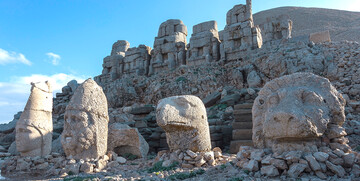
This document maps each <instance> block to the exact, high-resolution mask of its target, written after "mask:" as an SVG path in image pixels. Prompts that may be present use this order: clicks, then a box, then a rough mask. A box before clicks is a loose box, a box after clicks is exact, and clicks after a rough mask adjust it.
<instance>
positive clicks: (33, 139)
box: [16, 124, 43, 153]
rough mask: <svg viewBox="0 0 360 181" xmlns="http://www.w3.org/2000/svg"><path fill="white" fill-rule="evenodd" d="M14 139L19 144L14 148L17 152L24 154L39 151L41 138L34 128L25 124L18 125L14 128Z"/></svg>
mask: <svg viewBox="0 0 360 181" xmlns="http://www.w3.org/2000/svg"><path fill="white" fill-rule="evenodd" d="M16 139H17V140H18V142H19V144H17V147H16V149H17V151H18V152H24V153H26V152H30V151H33V150H36V149H41V144H42V139H43V138H42V135H41V134H40V132H39V131H38V130H37V129H36V128H34V127H32V126H29V125H25V124H18V125H17V127H16ZM20 142H21V143H20ZM29 143H31V144H29Z"/></svg>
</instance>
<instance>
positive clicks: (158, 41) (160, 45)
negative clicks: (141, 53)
mask: <svg viewBox="0 0 360 181" xmlns="http://www.w3.org/2000/svg"><path fill="white" fill-rule="evenodd" d="M186 36H187V27H186V26H185V25H184V23H183V22H182V21H181V20H179V19H170V20H167V21H165V22H164V23H162V24H161V25H160V28H159V32H158V36H157V37H155V41H154V49H153V50H152V53H151V55H152V57H151V62H150V68H149V69H150V71H149V74H150V75H151V74H154V73H156V72H158V71H163V70H171V69H175V68H176V67H178V66H180V65H184V64H185V63H186V62H185V61H186Z"/></svg>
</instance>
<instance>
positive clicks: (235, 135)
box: [232, 129, 252, 140]
mask: <svg viewBox="0 0 360 181" xmlns="http://www.w3.org/2000/svg"><path fill="white" fill-rule="evenodd" d="M232 139H233V140H251V139H252V129H235V130H233V132H232Z"/></svg>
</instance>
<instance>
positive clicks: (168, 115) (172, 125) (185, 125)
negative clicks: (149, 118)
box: [156, 95, 211, 152]
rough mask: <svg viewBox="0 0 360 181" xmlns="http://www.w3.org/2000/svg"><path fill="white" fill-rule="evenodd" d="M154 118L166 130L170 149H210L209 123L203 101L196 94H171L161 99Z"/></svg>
mask: <svg viewBox="0 0 360 181" xmlns="http://www.w3.org/2000/svg"><path fill="white" fill-rule="evenodd" d="M156 119H157V123H158V125H159V126H160V127H162V128H163V129H164V130H165V132H166V140H167V143H168V145H169V148H170V151H176V150H182V151H186V150H191V151H194V152H205V151H210V150H211V141H210V131H209V123H208V122H207V115H206V109H205V106H204V103H203V102H202V101H201V99H199V98H198V97H196V96H192V95H185V96H173V97H168V98H165V99H162V100H160V101H159V104H158V106H157V108H156Z"/></svg>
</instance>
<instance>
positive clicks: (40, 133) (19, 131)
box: [15, 81, 53, 156]
mask: <svg viewBox="0 0 360 181" xmlns="http://www.w3.org/2000/svg"><path fill="white" fill-rule="evenodd" d="M52 98H53V96H52V89H51V85H50V83H49V82H48V81H46V82H38V83H31V93H30V97H29V99H28V102H27V103H26V106H25V109H24V111H23V113H22V114H21V116H20V119H19V121H18V122H17V123H16V138H15V141H16V148H17V151H19V152H20V155H21V156H45V155H48V154H50V152H51V142H52V130H53V124H52V101H53V100H52Z"/></svg>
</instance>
